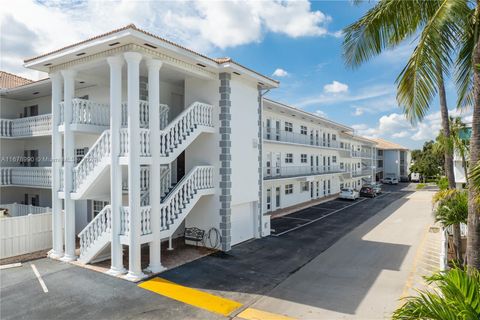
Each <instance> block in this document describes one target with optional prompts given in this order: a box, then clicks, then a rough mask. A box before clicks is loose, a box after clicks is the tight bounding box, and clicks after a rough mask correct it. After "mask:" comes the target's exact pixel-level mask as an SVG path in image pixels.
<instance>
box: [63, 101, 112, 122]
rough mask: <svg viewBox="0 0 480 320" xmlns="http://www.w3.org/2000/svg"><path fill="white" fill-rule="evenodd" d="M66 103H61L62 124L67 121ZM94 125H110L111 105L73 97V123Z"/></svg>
mask: <svg viewBox="0 0 480 320" xmlns="http://www.w3.org/2000/svg"><path fill="white" fill-rule="evenodd" d="M64 109H65V104H64V103H63V102H61V103H60V124H63V123H64V122H65V118H64ZM71 124H80V125H92V126H109V125H110V107H109V106H108V104H104V103H98V102H94V101H91V100H85V99H78V98H75V99H72V123H71Z"/></svg>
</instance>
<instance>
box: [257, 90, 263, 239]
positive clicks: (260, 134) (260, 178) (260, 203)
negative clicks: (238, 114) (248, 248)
mask: <svg viewBox="0 0 480 320" xmlns="http://www.w3.org/2000/svg"><path fill="white" fill-rule="evenodd" d="M257 89H258V220H259V221H258V237H259V238H261V237H262V229H263V226H262V216H263V170H262V166H263V159H262V157H263V153H262V152H263V132H262V130H263V129H262V128H263V125H262V121H263V119H262V118H263V111H262V110H263V94H262V87H261V86H258V87H257Z"/></svg>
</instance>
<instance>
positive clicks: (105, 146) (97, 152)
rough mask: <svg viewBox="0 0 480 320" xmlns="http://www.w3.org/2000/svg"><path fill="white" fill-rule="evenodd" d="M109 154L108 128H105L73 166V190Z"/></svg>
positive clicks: (76, 188)
mask: <svg viewBox="0 0 480 320" xmlns="http://www.w3.org/2000/svg"><path fill="white" fill-rule="evenodd" d="M109 155H110V130H105V131H104V132H103V133H102V134H101V136H100V137H99V138H98V139H97V141H96V142H95V144H94V145H93V146H92V148H91V149H90V150H89V151H88V152H87V154H86V155H85V157H84V158H83V159H82V161H80V163H79V164H77V165H76V166H75V168H73V190H74V191H76V190H78V188H79V187H80V186H81V185H82V183H84V182H85V180H86V179H87V177H88V175H89V174H90V173H91V172H92V171H93V170H94V169H95V167H96V166H97V165H98V164H99V163H100V161H102V160H103V159H105V158H106V157H108V156H109Z"/></svg>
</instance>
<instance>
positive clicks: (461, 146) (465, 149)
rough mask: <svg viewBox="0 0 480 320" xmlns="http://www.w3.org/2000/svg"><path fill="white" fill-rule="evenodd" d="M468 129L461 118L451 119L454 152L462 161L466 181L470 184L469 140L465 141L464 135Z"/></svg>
mask: <svg viewBox="0 0 480 320" xmlns="http://www.w3.org/2000/svg"><path fill="white" fill-rule="evenodd" d="M466 130H467V127H466V126H465V124H464V123H463V122H462V119H461V118H460V117H455V118H450V132H451V136H450V137H451V140H452V149H453V151H454V152H455V153H456V154H458V155H459V156H460V158H461V159H462V167H463V170H464V174H465V181H467V184H468V164H467V157H468V153H469V143H468V139H464V138H463V136H462V134H463V133H465V131H466Z"/></svg>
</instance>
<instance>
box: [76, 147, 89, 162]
mask: <svg viewBox="0 0 480 320" xmlns="http://www.w3.org/2000/svg"><path fill="white" fill-rule="evenodd" d="M87 152H88V148H80V149H75V163H77V164H78V163H80V161H82V159H83V157H85V155H86V154H87Z"/></svg>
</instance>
